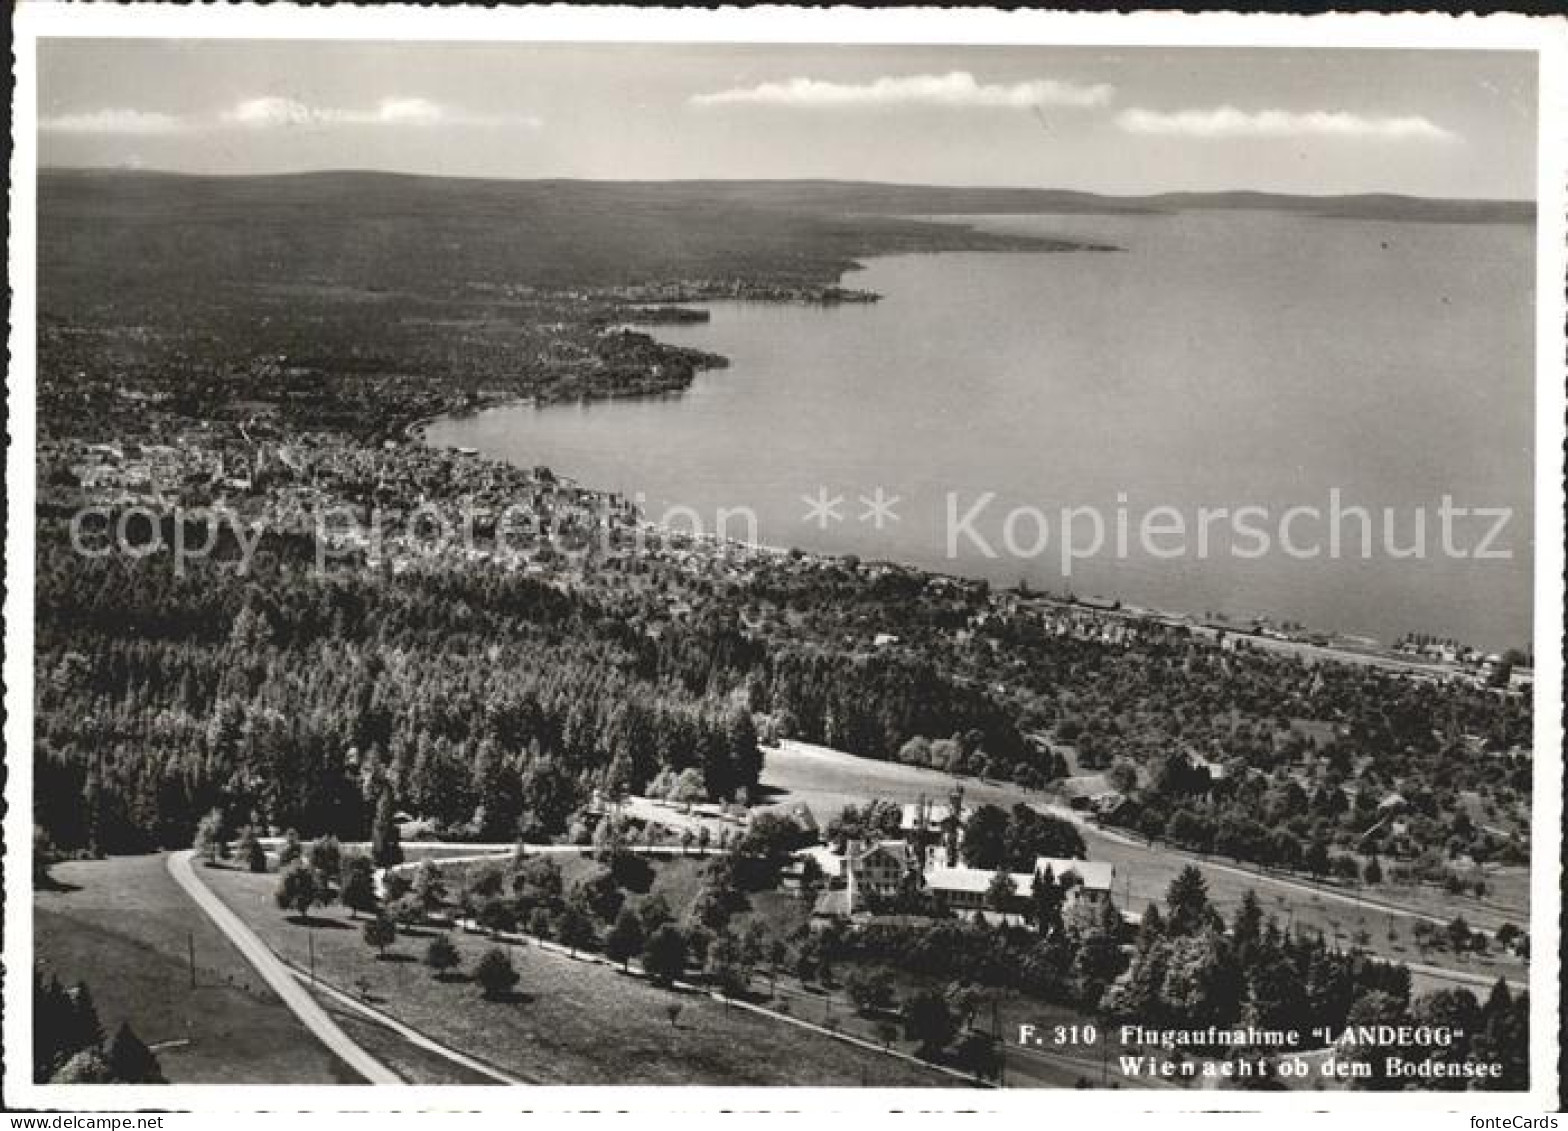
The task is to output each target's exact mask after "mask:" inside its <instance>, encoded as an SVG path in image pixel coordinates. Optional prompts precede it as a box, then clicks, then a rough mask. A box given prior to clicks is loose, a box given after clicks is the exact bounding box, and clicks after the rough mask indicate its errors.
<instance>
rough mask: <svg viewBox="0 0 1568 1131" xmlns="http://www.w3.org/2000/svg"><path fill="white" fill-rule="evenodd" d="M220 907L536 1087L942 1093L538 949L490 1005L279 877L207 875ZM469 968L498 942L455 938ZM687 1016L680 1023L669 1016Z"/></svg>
mask: <svg viewBox="0 0 1568 1131" xmlns="http://www.w3.org/2000/svg"><path fill="white" fill-rule="evenodd" d="M203 878H204V879H206V880H207V881H208V882H209V883H210V884H211V886H212V888H213V890H214V891H216V892H217V893H218V894H219V896H221V897H222V898H223V900H224V901H225V902H226V903H228V904H229V906H230V907H232V908H233V909H234V911H235V912H236V913H237V914H238V915H239V916H240V917H241V918H243V919H244V920H245V921H246V922H247V923H248V924H249V925H250V926H251V927H252V929H254V930H255V931H256V932H257V933H258V934H259V935H261V937H262V938H264V939H266V940H267V942H268V943H269V944H270V945H271V946H272V947H273V948H274V949H275V950H277V951H278V952H279V953H280V954H282V955H284V956H285V957H287V958H290V959H292V960H294V961H296V962H298V963H301V964H304V963H305V962H306V961H307V958H308V953H309V951H308V949H307V947H308V945H309V944H308V943H307V930H308V934H309V936H310V937H311V938H313V939H314V950H315V967H316V971H317V974H318V976H319V977H321V978H322V979H323V980H325V981H327V982H329V983H330V984H332V985H334V986H336V987H338V988H339V989H343V990H347V991H349V992H354V990H355V988H356V985H357V984H358V982H359V980H360V979H364V985H365V988H366V991H367V992H368V994H369V1001H370V1004H372V1005H374V1006H375V1007H376V1008H378V1009H380V1010H383V1011H385V1012H387V1013H390V1014H392V1015H394V1016H396V1017H397V1018H398V1019H399V1020H400V1021H402V1022H403V1023H404V1024H406V1025H410V1026H412V1027H414V1028H416V1029H419V1030H420V1031H421V1032H424V1033H426V1034H428V1035H429V1036H431V1037H433V1038H434V1039H436V1040H438V1041H441V1042H443V1043H445V1044H448V1045H451V1046H453V1047H455V1048H459V1049H461V1050H463V1051H464V1052H467V1053H469V1054H470V1055H472V1056H475V1057H481V1058H483V1059H484V1060H486V1061H489V1062H491V1063H493V1064H495V1065H496V1066H497V1067H499V1068H502V1069H504V1070H505V1071H507V1072H509V1073H511V1074H513V1075H515V1076H518V1077H520V1078H522V1079H525V1080H530V1081H535V1082H538V1083H541V1084H653V1085H657V1084H712V1085H724V1084H728V1085H766V1084H778V1085H815V1086H833V1085H859V1084H869V1085H872V1086H880V1087H910V1086H921V1085H926V1086H930V1085H940V1084H943V1083H944V1082H945V1081H946V1080H947V1078H945V1077H941V1076H938V1075H936V1074H935V1073H931V1072H929V1071H927V1070H924V1069H922V1068H920V1067H918V1066H915V1065H911V1064H907V1063H904V1062H900V1061H896V1060H893V1059H891V1058H888V1057H885V1056H881V1055H879V1054H877V1053H874V1052H870V1051H868V1050H862V1049H857V1048H855V1047H853V1046H849V1045H846V1044H844V1043H842V1042H839V1041H835V1040H832V1039H831V1038H828V1037H825V1036H819V1035H816V1034H813V1033H811V1032H809V1031H806V1030H802V1029H799V1028H797V1027H794V1026H789V1025H786V1024H784V1023H781V1022H777V1021H772V1020H769V1019H767V1018H762V1017H757V1016H755V1015H753V1014H750V1013H747V1012H744V1011H742V1010H739V1009H730V1008H726V1007H725V1006H724V1005H722V1004H720V1003H718V1002H714V1001H712V1000H710V999H708V998H706V997H700V996H697V995H694V994H677V993H672V992H669V991H665V990H661V989H658V988H656V987H654V986H651V985H649V984H648V983H646V982H644V981H642V980H640V979H636V978H632V977H628V976H625V975H622V974H620V973H618V972H617V971H614V970H611V969H608V968H606V967H603V966H599V965H596V964H593V963H589V962H586V961H577V960H573V959H571V958H569V957H566V956H563V955H557V954H553V953H550V952H547V951H543V950H540V949H538V948H536V947H529V946H520V947H517V948H515V949H514V951H513V961H514V964H515V965H516V966H517V968H518V969H519V971H520V973H521V974H522V981H521V983H520V984H519V986H518V993H517V995H515V997H514V999H513V1000H510V1001H494V1002H490V1001H485V1000H484V999H483V998H482V997H481V995H480V992H479V990H478V988H477V987H476V986H474V985H473V984H472V983H470V982H467V981H456V980H453V981H448V982H437V981H435V980H434V979H433V978H432V977H431V975H430V971H429V970H428V969H426V968H425V967H424V966H423V965H422V964H421V963H420V962H419V961H418V956H420V955H422V954H423V952H424V948H425V945H426V942H427V941H428V938H427V937H405V938H403V939H400V940H399V941H398V943H397V945H396V947H394V949H393V955H392V957H391V958H390V959H389V960H387V961H377V960H376V958H375V956H374V954H373V953H372V952H371V951H370V950H369V948H367V947H366V946H365V944H364V942H363V941H362V940H361V938H360V934H359V930H358V927H357V924H353V923H350V922H349V918H348V916H347V914H346V913H345V912H343V911H342V909H341V908H329V909H326V910H323V911H318V912H317V914H316V915H315V916H314V917H313V922H314V923H315V924H316V925H315V926H313V927H311V928H308V929H307V928H306V927H303V926H300V925H298V924H296V923H294V922H291V921H290V920H289V919H286V918H285V917H284V916H283V915H281V914H280V913H279V912H278V910H277V908H276V907H275V906H274V905H273V901H272V891H273V888H274V886H275V884H276V876H274V875H265V876H257V875H251V874H248V873H241V872H232V871H226V870H209V871H204V872H203ZM453 942H454V943H455V944H456V945H457V947H458V949H459V951H460V952H461V954H462V960H463V968H464V969H470V968H472V966H473V964H474V962H475V961H476V960H477V958H478V956H479V954H480V953H482V952H483V951H484V950H485V949H487V948H488V947H489V946H491V945H493V944H491V943H490V942H489V941H488V940H486V939H483V938H480V937H469V936H462V935H454V936H453ZM672 1003H679V1004H680V1006H681V1011H680V1015H679V1017H678V1019H677V1024H676V1025H673V1026H672V1024H671V1021H670V1018H669V1016H668V1013H667V1011H666V1010H667V1007H668V1006H669V1005H670V1004H672Z"/></svg>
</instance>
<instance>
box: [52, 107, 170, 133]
mask: <svg viewBox="0 0 1568 1131" xmlns="http://www.w3.org/2000/svg"><path fill="white" fill-rule="evenodd" d="M38 128H39V129H40V130H46V131H48V132H50V133H62V134H132V135H136V136H141V137H145V136H149V135H152V134H172V133H178V132H179V131H180V130H182V129H184V128H185V123H184V121H183V120H181V119H180V118H176V117H175V116H174V115H172V114H158V113H154V112H152V111H148V110H129V109H109V110H91V111H87V112H85V113H77V114H61V115H59V116H58V117H54V118H40V119H39V120H38Z"/></svg>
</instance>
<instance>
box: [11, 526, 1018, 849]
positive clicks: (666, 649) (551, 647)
mask: <svg viewBox="0 0 1568 1131" xmlns="http://www.w3.org/2000/svg"><path fill="white" fill-rule="evenodd" d="M62 529H63V528H62V526H61V525H60V524H58V523H46V524H43V525H41V526H40V528H39V539H40V543H39V544H40V549H39V558H38V566H39V568H38V589H37V637H36V640H37V646H36V659H35V662H36V669H35V670H36V672H37V685H36V698H35V711H36V720H37V724H36V729H35V749H34V758H35V774H36V778H35V780H36V783H37V787H36V790H35V821H36V823H37V824H38V825H39V826H40V827H41V828H42V829H43V830H44V832H45V833H46V834H47V836H48V837H49V838H50V839H51V840H52V841H53V842H54V844H55V845H57V846H58V847H60V848H61V849H63V850H66V851H77V850H84V849H85V850H89V851H137V850H144V849H148V848H153V847H157V846H160V845H163V846H169V845H179V844H185V843H188V842H189V838H190V836H191V831H192V829H193V828H194V827H195V825H196V822H197V820H198V818H199V817H200V816H201V815H202V814H204V813H206V812H208V811H209V810H212V809H221V810H223V811H224V812H225V813H226V814H228V815H229V818H230V820H231V823H232V826H233V827H239V826H240V825H243V824H254V825H257V826H271V827H274V828H285V827H292V828H297V829H299V830H301V831H302V832H304V833H306V834H307V835H317V834H324V833H332V834H336V835H339V836H342V837H345V838H354V839H361V838H363V837H364V836H365V835H366V834H367V831H368V829H369V825H370V820H371V816H372V814H373V813H374V811H375V810H376V808H377V807H378V806H379V805H380V804H381V799H382V797H383V795H389V796H390V797H391V798H392V800H393V804H394V807H395V808H397V809H401V810H403V811H405V812H407V813H408V814H410V815H412V816H416V817H421V818H426V819H428V820H429V821H430V822H432V823H433V824H434V825H436V826H437V827H438V829H439V831H441V832H442V833H444V834H446V835H451V836H457V837H465V836H472V837H481V838H485V839H508V840H510V839H514V838H516V837H518V836H522V837H525V838H529V839H533V838H542V837H548V836H553V835H557V834H560V833H561V832H564V831H565V830H566V829H567V827H568V826H569V824H570V821H571V817H572V815H573V814H574V813H575V812H576V811H577V810H579V809H580V808H581V807H582V806H583V805H584V804H585V803H586V802H587V801H588V800H589V797H590V795H591V793H592V791H593V790H595V789H602V790H608V791H614V792H642V791H643V790H645V789H646V788H647V786H648V784H649V783H650V782H651V781H652V780H653V779H654V778H655V777H657V776H658V775H659V774H660V773H665V772H672V773H674V774H677V775H678V774H681V773H683V772H685V771H694V772H695V773H696V774H697V775H699V776H700V779H701V782H702V787H703V789H704V791H705V792H706V794H707V796H708V797H710V798H713V799H728V798H732V797H735V796H738V795H740V794H741V793H742V792H743V791H744V792H746V793H748V794H752V795H754V794H755V792H756V788H757V784H758V779H759V776H760V774H761V770H762V752H761V747H760V745H759V733H758V732H759V724H760V725H761V726H762V727H773V726H774V725H775V720H778V719H781V718H783V719H786V720H789V721H787V722H786V723H785V724H784V725H785V726H786V727H788V728H789V729H790V730H791V731H792V732H793V733H800V734H808V735H812V736H815V737H817V738H819V739H823V740H829V741H837V742H843V743H845V744H846V745H848V746H849V748H850V749H853V750H856V751H857V752H862V753H867V754H870V755H872V756H886V755H887V754H888V753H889V752H892V753H896V752H897V750H898V748H899V747H900V746H901V745H902V744H903V743H905V742H907V741H908V740H909V739H910V738H911V737H912V736H913V735H915V734H917V733H920V732H922V731H931V732H933V733H960V734H969V735H971V736H973V737H972V739H971V741H974V742H976V743H981V742H983V743H986V744H988V749H989V748H990V746H994V747H996V748H997V749H999V750H1003V749H1010V748H1011V745H1010V744H1016V731H1012V730H1010V728H1009V726H1008V725H1007V724H1006V722H1005V719H1003V718H1002V716H1001V714H1000V713H999V712H998V711H997V709H996V708H995V706H994V704H992V703H991V702H990V701H989V700H988V699H986V698H985V697H984V696H983V695H979V694H976V693H973V692H970V691H967V690H962V689H959V688H956V687H954V686H953V685H951V684H949V683H947V682H945V681H944V680H942V679H941V678H940V677H939V676H937V675H936V673H935V672H934V671H932V670H931V669H930V668H929V667H922V666H920V665H908V664H903V663H888V662H875V661H873V662H869V663H868V662H864V661H862V660H859V659H856V658H853V657H846V656H843V655H839V654H823V655H821V656H819V657H815V658H809V657H806V656H803V655H793V654H788V653H786V654H785V655H783V656H781V657H778V658H774V657H773V656H771V655H770V654H769V651H768V650H767V649H766V648H765V647H764V646H763V645H761V644H760V643H759V642H757V641H755V640H753V639H751V638H749V637H748V636H747V635H746V634H745V633H744V632H742V631H740V630H739V629H737V628H736V627H735V625H734V622H733V618H726V617H724V616H720V615H711V614H710V615H706V616H701V617H698V618H696V619H695V620H693V621H692V622H691V623H666V624H662V625H660V626H658V630H657V631H654V630H652V629H651V628H650V627H649V626H638V625H633V624H629V623H627V622H626V621H625V620H623V619H620V618H618V617H615V616H612V615H610V614H608V613H607V612H605V611H604V609H603V608H602V607H601V606H600V605H599V604H598V603H596V601H595V599H594V598H593V597H592V596H590V595H585V594H580V593H567V592H563V591H561V590H559V589H556V588H554V587H552V586H549V585H547V584H544V583H542V582H539V581H536V580H533V579H530V578H527V577H523V576H519V575H517V574H515V573H511V572H507V571H504V570H501V569H496V568H490V567H478V566H457V565H443V566H442V567H440V568H439V569H430V570H427V571H410V572H407V573H403V574H399V575H396V576H392V575H387V574H383V573H378V572H374V571H369V570H344V571H341V572H338V573H335V574H328V575H321V574H319V573H317V572H315V571H314V570H313V569H312V568H311V567H309V566H307V565H306V564H304V563H303V562H302V561H301V560H299V558H298V557H295V556H291V555H289V554H267V555H262V556H260V557H258V559H257V560H256V561H255V562H254V563H253V565H252V569H251V570H250V572H249V574H248V575H241V574H239V573H238V572H237V571H236V570H235V569H234V568H233V566H232V565H230V564H224V563H214V562H209V561H205V560H199V561H194V562H192V563H189V566H188V571H187V572H186V574H185V575H184V576H180V575H178V574H176V573H175V572H174V571H173V569H172V568H171V567H170V563H169V561H168V560H167V559H166V558H165V559H153V558H149V559H145V560H142V561H136V560H133V559H128V558H126V557H124V556H114V557H108V558H102V559H95V558H86V557H83V556H80V555H78V554H76V553H74V552H72V551H71V550H70V549H68V548H67V547H66V546H65V545H63V544H62V543H63V538H62ZM301 557H303V555H301Z"/></svg>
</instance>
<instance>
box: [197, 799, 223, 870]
mask: <svg viewBox="0 0 1568 1131" xmlns="http://www.w3.org/2000/svg"><path fill="white" fill-rule="evenodd" d="M191 847H192V848H194V849H195V850H196V855H197V856H200V857H201V858H202V859H203V860H205V861H206V862H207V863H208V864H209V865H211V864H216V863H217V862H218V859H219V858H220V857H223V856H227V855H228V854H229V849H228V845H226V844H225V843H224V841H223V812H222V811H221V810H219V809H209V810H208V811H207V813H206V815H205V816H203V817H202V819H201V820H200V821H199V822H197V824H196V838H195V840H194V841H193V842H192V843H191Z"/></svg>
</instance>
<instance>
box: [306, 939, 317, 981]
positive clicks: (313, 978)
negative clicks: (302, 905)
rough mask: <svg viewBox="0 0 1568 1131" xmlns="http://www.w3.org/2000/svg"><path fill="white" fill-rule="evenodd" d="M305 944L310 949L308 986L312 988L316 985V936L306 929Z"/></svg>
mask: <svg viewBox="0 0 1568 1131" xmlns="http://www.w3.org/2000/svg"><path fill="white" fill-rule="evenodd" d="M305 942H306V944H307V945H308V946H309V948H310V984H311V986H313V987H314V986H315V984H316V936H315V935H314V934H312V933H311V931H310V928H308V927H307V928H306V929H305Z"/></svg>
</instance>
